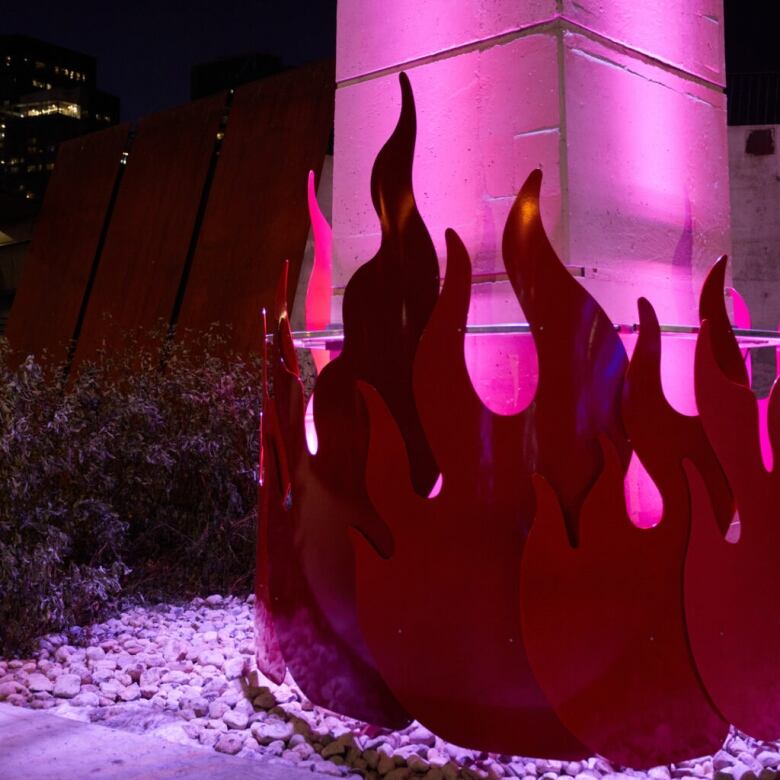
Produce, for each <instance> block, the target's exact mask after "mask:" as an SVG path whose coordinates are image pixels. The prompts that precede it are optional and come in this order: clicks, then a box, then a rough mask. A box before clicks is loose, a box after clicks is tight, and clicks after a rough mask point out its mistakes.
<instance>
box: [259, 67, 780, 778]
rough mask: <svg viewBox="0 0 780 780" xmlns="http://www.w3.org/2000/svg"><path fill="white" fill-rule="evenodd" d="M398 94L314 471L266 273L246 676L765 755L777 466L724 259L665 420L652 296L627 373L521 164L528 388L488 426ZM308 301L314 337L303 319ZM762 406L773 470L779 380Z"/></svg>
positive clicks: (773, 700)
mask: <svg viewBox="0 0 780 780" xmlns="http://www.w3.org/2000/svg"><path fill="white" fill-rule="evenodd" d="M401 92H402V110H401V116H400V118H399V122H398V125H397V127H396V129H395V131H394V132H393V134H392V136H391V137H390V139H389V140H388V142H387V144H386V145H385V146H384V147H383V149H382V150H381V152H380V154H379V156H378V158H377V161H376V163H375V166H374V170H373V174H372V198H373V202H374V206H375V208H376V211H377V213H378V214H379V217H380V222H381V227H382V242H381V245H380V248H379V251H378V253H377V255H376V256H375V257H374V258H373V259H372V260H371V261H369V262H368V263H366V264H365V265H363V266H361V268H359V269H358V271H357V272H356V273H355V275H354V276H353V278H352V279H351V281H350V283H349V284H348V286H347V290H346V295H345V301H344V327H345V341H344V349H343V351H342V353H341V355H340V356H339V357H338V358H337V359H336V360H334V361H333V362H331V363H330V364H328V365H327V366H326V367H325V368H324V369H323V371H322V373H321V374H320V376H319V378H318V382H317V385H316V387H315V392H314V417H315V424H316V426H317V434H318V439H319V448H318V451H317V453H316V454H315V455H311V454H310V453H309V451H308V449H307V447H306V437H305V428H304V393H303V388H302V385H301V382H300V379H299V376H298V367H297V362H296V355H295V350H294V345H293V339H292V333H291V331H290V323H289V317H288V314H287V288H286V285H287V280H286V269H285V272H284V273H283V274H282V278H281V279H280V283H279V288H278V293H277V300H276V304H275V308H276V310H275V312H274V318H273V319H274V326H273V327H274V331H275V332H274V340H273V345H272V347H271V349H270V350H269V352H268V355H267V358H268V361H267V362H268V363H269V365H270V370H271V372H272V374H273V396H272V395H271V393H270V391H269V385H270V384H271V383H270V382H269V381H268V377H267V376H264V390H263V418H262V426H261V441H262V450H261V486H260V501H259V519H258V523H259V525H258V548H257V556H258V574H257V584H256V592H257V603H256V615H255V617H256V623H257V626H258V632H259V635H258V666H259V667H260V668H261V670H263V671H265V672H266V674H268V675H269V676H271V677H272V678H273V679H274V680H277V681H280V680H281V679H282V678H283V677H284V674H285V672H286V671H287V670H289V671H290V672H291V673H292V675H293V677H294V678H295V679H296V681H297V682H298V683H299V685H300V686H301V688H302V689H303V691H304V692H305V693H306V695H307V696H308V697H309V698H310V699H311V700H312V701H314V702H315V703H317V704H320V705H322V706H325V707H327V708H330V709H333V710H336V711H339V712H342V713H345V714H347V715H350V716H352V717H356V718H360V719H363V720H366V721H368V722H371V723H374V724H377V725H383V726H389V727H399V726H403V725H405V724H407V723H408V722H409V720H410V718H411V717H412V716H414V717H416V718H418V719H420V720H421V721H422V722H423V723H425V725H427V726H428V727H430V728H431V729H432V730H433V731H434V732H436V733H438V734H439V735H440V736H442V737H445V738H447V739H450V740H452V741H453V742H456V743H459V744H461V745H464V746H468V747H472V748H476V749H481V750H487V751H493V752H498V753H512V754H525V755H537V756H542V755H544V756H555V757H557V758H569V757H572V758H576V757H582V756H584V755H586V754H587V753H589V752H591V751H598V752H600V753H602V754H604V755H606V756H607V757H609V758H610V759H611V760H613V761H614V762H616V763H619V764H623V765H633V766H648V765H652V764H660V763H666V762H669V761H678V760H681V759H684V758H688V757H691V756H693V755H698V754H704V753H709V752H712V751H713V750H715V749H716V748H717V747H718V746H719V744H720V743H721V741H722V739H723V736H724V734H725V731H726V724H727V722H732V723H734V724H735V725H736V726H738V727H739V728H741V729H743V730H745V731H747V732H748V733H750V734H752V735H753V736H756V737H760V738H764V739H777V738H778V737H780V666H778V664H777V662H776V653H775V644H776V642H777V640H778V639H780V616H779V615H778V613H777V609H776V604H777V602H778V600H780V580H778V578H777V576H776V569H777V566H776V560H775V559H776V550H777V549H778V548H780V523H778V522H777V517H776V514H777V511H778V510H777V507H778V506H780V463H778V462H777V461H775V464H776V465H775V466H774V467H773V469H771V470H767V468H765V466H764V463H763V461H762V450H761V446H762V444H761V429H762V414H763V413H760V410H761V408H762V406H761V404H760V403H759V402H758V401H757V400H756V398H755V397H754V395H753V393H752V391H751V389H750V383H749V376H748V373H747V371H746V367H745V362H744V355H743V354H742V352H741V350H740V348H739V345H738V343H737V341H736V339H735V337H734V333H733V331H732V329H731V326H730V324H729V320H728V316H727V312H726V308H725V303H724V298H723V282H724V279H725V271H726V258H725V257H724V258H721V259H720V260H719V261H718V262H717V263H716V264H715V265H714V266H713V268H712V270H711V272H710V274H709V275H708V277H707V279H706V281H705V284H704V286H703V289H702V294H701V298H700V317H701V320H702V327H701V330H700V334H699V337H698V341H697V346H696V359H695V386H696V398H697V404H698V407H699V415H698V416H686V415H682V414H680V413H678V412H677V411H675V410H674V409H673V408H672V407H671V405H670V404H669V403H668V401H667V399H666V398H665V397H664V393H663V388H662V383H661V329H660V327H659V325H658V321H657V319H656V316H655V312H654V311H653V308H652V306H651V305H650V304H649V303H648V302H647V301H646V300H644V299H640V300H639V315H640V332H639V339H638V342H637V345H636V348H635V350H634V354H633V357H632V360H631V363H630V365H629V364H628V362H627V359H626V354H625V351H624V349H623V346H622V343H621V342H620V339H619V336H618V334H617V331H616V329H615V328H614V326H613V325H612V323H610V321H609V319H608V318H607V317H606V315H605V313H604V312H603V311H602V309H601V308H600V307H599V306H598V304H597V303H596V302H595V301H594V300H593V298H592V297H591V296H590V295H589V294H588V293H587V292H586V291H585V290H584V289H583V288H582V287H581V286H580V285H579V284H578V283H577V282H576V281H575V280H574V279H573V278H572V277H571V275H570V274H569V273H568V272H567V270H566V269H565V268H564V266H563V265H562V264H561V262H560V260H559V259H558V258H557V256H556V254H555V252H554V251H553V248H552V246H551V245H550V243H549V241H548V239H547V236H546V235H545V232H544V228H543V225H542V221H541V216H540V208H539V191H540V186H541V173H540V172H539V171H534V172H533V173H532V174H531V175H530V176H529V177H528V179H527V181H526V182H525V184H524V185H523V187H522V189H521V191H520V193H519V194H518V197H517V199H516V201H515V203H514V205H513V207H512V209H511V211H510V213H509V217H508V220H507V224H506V228H505V231H504V237H503V247H502V249H503V256H504V264H505V266H506V269H507V273H508V276H509V279H510V280H511V283H512V286H513V289H514V291H515V294H516V296H517V298H518V300H519V302H520V304H521V306H522V308H523V310H524V312H525V313H526V315H527V317H528V320H529V322H530V325H531V333H532V336H533V340H534V345H535V348H536V351H537V357H538V367H539V372H538V373H539V379H538V385H537V389H536V394H535V396H534V397H533V399H532V401H531V402H530V403H529V405H528V406H527V408H525V409H523V410H522V411H521V412H519V413H517V414H514V415H508V416H502V415H498V414H495V413H493V412H492V411H490V410H489V409H487V408H486V407H485V406H484V404H483V403H482V401H481V400H480V398H479V396H478V394H477V393H476V392H475V389H474V387H473V386H472V384H471V380H470V378H469V374H468V370H467V367H466V361H465V357H464V340H465V332H466V323H467V316H468V310H469V302H470V295H471V262H470V259H469V256H468V253H467V251H466V248H465V247H464V245H463V243H462V242H461V240H460V239H459V237H458V236H457V235H456V234H455V233H454V232H453V231H451V230H449V231H447V234H446V242H447V255H448V262H447V274H446V279H445V284H444V288H443V290H442V293H441V295H440V296H438V299H437V293H438V265H437V262H436V257H435V253H434V249H433V245H432V242H431V240H430V237H429V236H428V234H427V232H426V230H425V226H424V225H423V222H422V219H421V217H420V215H419V213H418V211H417V208H416V205H415V201H414V195H413V192H412V174H411V166H412V156H413V151H414V139H415V114H414V105H413V101H412V95H411V89H410V87H409V82H408V80H407V79H406V77H405V76H404V75H402V76H401ZM309 184H310V195H313V189H312V182H311V181H310V183H309ZM316 286H317V281H316V279H315V285H314V287H315V288H316ZM323 289H324V288H323ZM320 292H321V293H322V291H320ZM323 298H324V293H322V294H318V295H314V297H313V298H312V301H314V303H316V306H315V310H314V311H313V312H312V317H313V318H314V319H312V320H310V322H312V323H313V322H315V321H316V322H318V323H322V322H324V320H323V319H322V318H323V317H324V316H326V315H325V311H326V309H325V306H324V304H323ZM764 406H765V408H766V414H765V415H764V416H765V417H766V420H767V431H768V434H767V440H768V442H769V445H771V448H772V451H773V452H772V453H771V454H773V455H774V454H776V452H777V450H778V448H780V390H778V389H777V385H775V387H774V388H773V390H772V393H771V395H770V397H769V399H768V401H767V403H766V404H765V405H764ZM632 446H633V447H634V448H635V450H636V454H637V456H638V458H639V459H640V460H641V462H642V464H643V465H644V467H645V469H646V472H647V474H648V475H649V477H650V478H651V479H652V480H653V482H654V484H655V485H656V486H657V488H658V491H659V492H660V495H661V497H662V499H663V515H662V518H661V520H660V522H659V523H658V524H657V525H655V526H654V527H652V528H647V529H640V528H638V527H636V526H635V525H633V524H632V523H631V521H630V519H629V514H630V513H629V510H628V509H627V507H626V503H625V497H624V491H623V480H624V475H625V473H626V467H627V464H628V460H629V457H630V454H631V448H632ZM437 475H440V476H441V480H442V481H441V487H440V489H439V490H438V491H432V490H431V488H432V486H433V485H434V482H435V481H436V477H437ZM735 508H736V510H737V512H738V514H739V517H740V520H741V535H740V537H739V539H738V541H736V542H734V543H730V542H729V541H728V539H729V538H730V536H731V534H729V535H728V536H727V531H730V530H731V526H730V523H731V521H732V518H733V517H734V510H735Z"/></svg>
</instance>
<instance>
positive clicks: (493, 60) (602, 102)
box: [333, 0, 731, 323]
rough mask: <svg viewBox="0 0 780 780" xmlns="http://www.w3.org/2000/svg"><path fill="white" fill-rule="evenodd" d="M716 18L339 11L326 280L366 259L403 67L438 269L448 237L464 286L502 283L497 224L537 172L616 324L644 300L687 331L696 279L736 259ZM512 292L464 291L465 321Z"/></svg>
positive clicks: (509, 7)
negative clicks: (469, 295) (467, 266)
mask: <svg viewBox="0 0 780 780" xmlns="http://www.w3.org/2000/svg"><path fill="white" fill-rule="evenodd" d="M721 5H722V4H721V2H720V0H578V2H573V0H524V1H520V0H458V2H457V3H453V2H449V0H446V1H445V0H394V2H393V3H391V4H385V3H381V4H380V3H377V2H375V0H340V2H339V7H338V8H339V21H338V47H337V79H338V90H337V93H336V133H335V169H334V203H333V219H334V242H335V247H336V252H337V255H338V258H339V261H338V263H337V265H336V267H335V268H334V284H335V285H336V286H341V285H343V284H344V283H345V282H346V280H347V279H348V278H349V276H350V275H351V273H352V272H353V271H354V269H355V268H356V267H357V265H359V264H360V263H362V262H364V261H365V260H367V259H369V258H370V257H371V256H372V255H373V254H374V252H375V251H376V248H377V246H378V241H379V229H378V222H377V219H376V216H375V214H374V212H373V209H372V206H371V202H370V196H369V179H370V171H371V164H372V162H373V160H374V157H375V155H376V153H377V152H378V150H379V148H380V147H381V145H382V143H383V142H384V140H385V139H386V138H387V136H388V134H389V133H390V131H391V130H392V128H393V126H394V124H395V121H396V119H397V115H398V106H399V90H398V85H397V73H398V71H400V70H402V69H403V70H406V72H407V73H408V74H409V77H410V80H411V83H412V86H413V88H414V91H415V97H416V101H417V107H418V143H417V156H416V168H415V191H416V195H417V199H418V203H419V205H420V210H421V212H422V214H423V217H424V219H425V221H426V224H427V225H428V227H429V230H430V231H431V234H432V237H433V239H434V242H435V244H436V247H437V250H438V252H439V255H440V258H442V260H443V257H444V230H445V228H447V227H454V228H455V229H456V230H457V231H458V232H459V233H460V235H461V237H462V238H463V239H464V241H465V243H466V246H467V247H468V249H469V251H470V253H471V255H472V259H473V261H474V265H475V272H476V273H477V274H480V273H482V274H491V273H496V272H499V273H500V272H501V271H502V270H503V267H502V264H501V258H500V241H501V234H502V230H503V225H504V220H505V217H506V214H507V212H508V210H509V208H510V206H511V203H512V200H513V198H514V195H515V194H516V192H517V189H518V188H519V186H520V184H521V183H522V181H523V180H524V178H525V176H526V175H527V173H528V172H529V171H530V170H531V169H532V168H534V167H537V166H541V167H542V168H543V170H544V173H545V181H544V185H543V192H542V197H543V200H542V214H543V218H544V220H545V224H546V226H547V229H548V232H549V233H550V236H551V239H552V241H553V244H554V245H555V247H556V249H557V250H558V252H559V254H560V255H561V257H562V259H563V260H564V262H566V263H567V264H569V265H573V266H578V267H581V268H582V269H583V270H582V273H583V274H584V281H585V284H586V285H587V286H588V287H589V288H590V289H591V290H592V291H593V292H594V294H595V295H596V297H597V298H598V299H599V300H600V302H601V303H602V304H603V305H604V306H605V308H606V309H607V311H608V313H609V314H610V316H611V317H612V318H613V319H614V320H615V321H617V322H634V321H636V318H637V315H636V305H635V301H636V297H637V296H638V295H641V294H644V295H646V296H648V297H650V298H651V299H652V300H653V302H654V304H655V305H656V308H657V310H658V313H659V317H660V319H661V321H662V322H676V323H684V322H690V323H693V322H695V321H696V297H697V292H698V286H699V284H700V281H701V278H702V276H703V274H704V272H705V271H706V269H707V268H708V267H709V265H710V264H711V262H712V261H714V260H715V259H716V258H717V256H718V255H719V254H721V253H724V252H729V251H730V248H731V245H730V237H729V192H728V170H727V139H726V113H725V98H724V95H723V89H722V87H723V84H724V61H723V36H722V24H721V21H722V14H721V10H722V9H721ZM506 288H507V285H506V283H500V282H499V283H497V284H483V285H479V286H477V287H475V290H474V293H475V294H474V301H473V305H472V312H471V320H472V321H473V322H500V321H506V320H513V319H517V317H518V316H519V312H518V309H517V304H516V302H514V300H513V298H512V296H511V295H510V294H509V292H508V290H507V289H506ZM334 316H337V312H336V311H334Z"/></svg>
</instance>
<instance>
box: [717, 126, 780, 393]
mask: <svg viewBox="0 0 780 780" xmlns="http://www.w3.org/2000/svg"><path fill="white" fill-rule="evenodd" d="M764 128H767V129H770V130H771V131H772V133H773V135H774V141H775V144H776V145H777V144H778V143H780V125H775V126H774V127H771V126H770V127H767V126H766V125H757V126H739V127H730V128H729V129H728V137H729V169H730V187H731V230H732V243H733V246H734V250H733V257H732V260H733V266H732V273H733V284H734V287H736V289H737V290H738V291H739V292H740V293H741V294H742V296H743V297H744V298H745V301H746V303H747V304H748V307H749V308H750V314H751V318H752V323H753V327H754V328H761V329H764V330H774V329H776V328H777V327H778V324H780V149H778V148H777V146H776V147H775V152H774V154H769V155H754V154H747V153H746V151H745V143H746V141H747V138H748V135H749V134H750V133H751V132H752V131H753V130H760V129H764ZM775 376H777V368H776V365H775V354H774V350H765V349H762V350H755V351H754V352H753V386H754V388H755V389H756V390H757V391H758V393H759V395H764V394H765V393H766V392H768V390H769V387H770V386H771V384H772V382H773V381H774V379H775Z"/></svg>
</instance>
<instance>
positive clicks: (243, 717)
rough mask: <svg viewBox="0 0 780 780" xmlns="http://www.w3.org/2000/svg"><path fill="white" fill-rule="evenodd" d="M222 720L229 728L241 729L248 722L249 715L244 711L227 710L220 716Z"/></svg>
mask: <svg viewBox="0 0 780 780" xmlns="http://www.w3.org/2000/svg"><path fill="white" fill-rule="evenodd" d="M222 721H223V722H224V724H225V725H226V726H227V727H228V728H229V729H236V730H238V731H241V730H243V729H245V728H246V727H247V725H248V723H249V716H248V715H247V714H246V713H245V712H239V711H236V710H228V711H227V712H226V713H225V714H224V715H223V716H222Z"/></svg>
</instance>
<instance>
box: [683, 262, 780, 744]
mask: <svg viewBox="0 0 780 780" xmlns="http://www.w3.org/2000/svg"><path fill="white" fill-rule="evenodd" d="M719 280H722V275H721V276H720V277H719ZM721 305H722V304H721ZM738 360H739V364H738ZM695 386H696V402H697V405H698V407H699V414H700V416H701V420H702V423H703V425H704V429H705V431H706V433H707V437H708V438H709V440H710V442H711V444H712V447H713V449H714V450H715V452H716V454H717V456H718V459H719V460H720V462H721V464H722V466H723V469H724V471H725V473H726V475H727V477H728V480H729V483H730V484H731V487H732V489H733V491H734V498H735V500H736V506H737V511H738V513H739V517H740V536H739V540H738V541H737V542H735V543H733V544H729V543H728V542H727V541H726V540H725V539H724V538H723V534H722V531H721V529H719V528H718V525H717V523H716V522H715V521H714V519H713V507H712V504H711V500H710V498H709V497H708V496H707V492H706V488H705V485H704V483H703V481H702V478H701V475H700V474H699V473H698V472H697V470H696V469H695V468H694V467H692V466H691V465H688V467H687V472H688V478H689V481H690V485H691V491H692V497H693V512H692V515H693V521H692V522H693V528H692V534H691V540H690V544H689V549H688V558H687V562H686V573H685V606H686V611H687V615H688V626H689V632H690V637H691V646H692V648H693V652H694V655H695V657H696V663H697V665H698V667H699V671H700V674H701V677H702V680H703V681H704V684H705V685H706V687H707V690H708V691H709V693H710V695H711V696H712V698H713V700H714V702H715V704H716V706H717V707H718V709H719V710H720V711H721V713H723V716H724V717H725V718H727V719H728V720H729V721H730V722H731V723H733V724H734V725H735V726H737V728H740V729H742V730H744V731H746V732H747V733H749V734H751V735H752V736H754V737H756V738H758V739H767V740H772V739H777V738H778V737H780V665H778V663H777V643H778V641H780V613H778V610H777V604H778V601H780V579H778V577H777V550H778V549H780V524H779V523H778V518H777V507H778V506H780V470H779V469H777V468H775V469H773V470H772V471H771V472H767V470H766V469H765V467H764V464H763V461H762V458H761V444H760V430H759V413H758V402H757V400H756V397H755V396H754V395H753V392H752V391H751V390H750V387H749V386H748V383H747V373H746V371H745V368H744V364H743V363H742V362H741V355H740V353H739V347H738V345H737V342H736V339H735V338H734V335H733V332H732V330H731V326H730V325H729V324H728V320H727V319H726V320H724V318H723V317H722V316H720V317H715V316H713V318H712V319H708V320H707V321H705V322H704V323H703V324H702V328H701V332H700V334H699V338H698V341H697V344H696V368H695ZM777 387H778V385H777V382H776V383H775V386H774V387H773V388H772V393H771V394H770V397H769V408H768V412H767V418H768V428H769V438H770V442H771V444H772V450H773V452H774V453H778V452H779V451H780V450H778V447H779V446H780V391H778V389H777Z"/></svg>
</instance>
